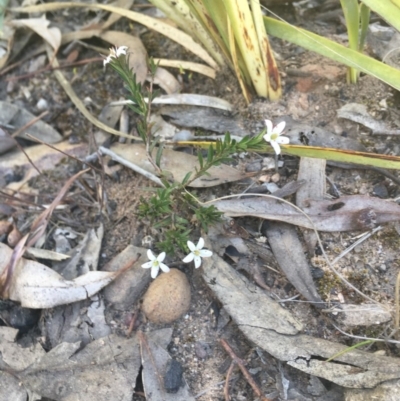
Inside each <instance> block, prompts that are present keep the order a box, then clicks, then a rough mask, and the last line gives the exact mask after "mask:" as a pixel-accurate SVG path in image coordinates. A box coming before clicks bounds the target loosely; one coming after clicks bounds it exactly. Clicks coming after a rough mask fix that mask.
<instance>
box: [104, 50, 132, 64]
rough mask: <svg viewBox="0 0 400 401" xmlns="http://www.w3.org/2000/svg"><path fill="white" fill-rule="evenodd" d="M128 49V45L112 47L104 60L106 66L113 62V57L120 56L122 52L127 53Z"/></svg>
mask: <svg viewBox="0 0 400 401" xmlns="http://www.w3.org/2000/svg"><path fill="white" fill-rule="evenodd" d="M127 50H128V46H120V47H112V48H111V49H110V54H109V55H108V56H107V58H106V59H105V60H104V61H103V64H104V67H105V66H106V65H107V64H108V63H110V62H111V60H112V59H113V58H118V57H119V56H121V55H122V54H124V55H126V51H127Z"/></svg>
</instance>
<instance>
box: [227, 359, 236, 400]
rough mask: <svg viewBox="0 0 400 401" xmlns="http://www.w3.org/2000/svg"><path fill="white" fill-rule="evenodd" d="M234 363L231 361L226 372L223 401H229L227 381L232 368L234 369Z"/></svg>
mask: <svg viewBox="0 0 400 401" xmlns="http://www.w3.org/2000/svg"><path fill="white" fill-rule="evenodd" d="M235 365H236V363H235V361H233V360H232V362H231V365H230V366H229V369H228V371H227V372H226V380H225V386H224V396H225V401H230V399H231V398H230V397H229V380H230V377H231V375H232V372H233V368H234V367H235Z"/></svg>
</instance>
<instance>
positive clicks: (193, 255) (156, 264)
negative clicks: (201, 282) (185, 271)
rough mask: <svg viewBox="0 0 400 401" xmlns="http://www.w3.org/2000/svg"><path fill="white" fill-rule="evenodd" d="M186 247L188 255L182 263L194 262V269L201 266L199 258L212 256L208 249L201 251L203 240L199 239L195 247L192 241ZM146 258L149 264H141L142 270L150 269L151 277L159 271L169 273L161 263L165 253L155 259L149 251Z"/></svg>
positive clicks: (166, 267) (155, 275)
mask: <svg viewBox="0 0 400 401" xmlns="http://www.w3.org/2000/svg"><path fill="white" fill-rule="evenodd" d="M187 245H188V247H189V249H190V253H189V255H187V256H186V257H185V258H184V259H183V260H182V261H183V262H184V263H189V262H191V261H192V260H194V266H195V268H196V269H197V268H199V267H200V266H201V258H208V257H210V256H211V255H212V252H211V251H209V250H208V249H203V247H204V239H203V238H200V239H199V242H198V243H197V245H195V244H193V242H192V241H188V242H187ZM147 257H148V258H149V262H146V263H143V264H142V267H143V269H150V268H151V277H152V278H156V277H157V275H158V272H159V270H160V269H161V270H162V271H163V272H164V273H168V272H169V267H168V266H167V265H166V264H164V263H162V262H163V261H164V259H165V252H162V253H160V254H159V255H158V256H157V257H156V256H154V254H153V252H152V251H151V250H150V249H149V250H148V251H147Z"/></svg>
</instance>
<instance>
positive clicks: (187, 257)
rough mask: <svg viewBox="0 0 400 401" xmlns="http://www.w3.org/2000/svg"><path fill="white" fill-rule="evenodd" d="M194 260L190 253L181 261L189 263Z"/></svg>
mask: <svg viewBox="0 0 400 401" xmlns="http://www.w3.org/2000/svg"><path fill="white" fill-rule="evenodd" d="M193 259H194V254H193V253H192V252H190V253H189V255H187V256H186V257H185V258H184V259H182V262H183V263H190V262H191V261H192V260H193Z"/></svg>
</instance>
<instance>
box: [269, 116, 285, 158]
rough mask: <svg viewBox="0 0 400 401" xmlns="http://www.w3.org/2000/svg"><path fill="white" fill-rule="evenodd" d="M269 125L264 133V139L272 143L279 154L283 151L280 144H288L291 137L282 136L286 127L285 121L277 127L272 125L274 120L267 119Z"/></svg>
mask: <svg viewBox="0 0 400 401" xmlns="http://www.w3.org/2000/svg"><path fill="white" fill-rule="evenodd" d="M265 125H266V126H267V133H266V134H265V135H264V139H265V140H266V141H267V142H269V143H270V144H271V146H272V147H273V148H274V151H275V153H276V154H277V155H279V154H280V153H281V147H280V146H279V145H287V144H288V143H289V142H290V139H289V138H287V137H286V136H281V135H282V132H283V130H284V129H285V125H286V123H285V121H282V122H280V123H279V124H278V125H276V126H275V127H274V126H273V125H272V121H270V120H265Z"/></svg>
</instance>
